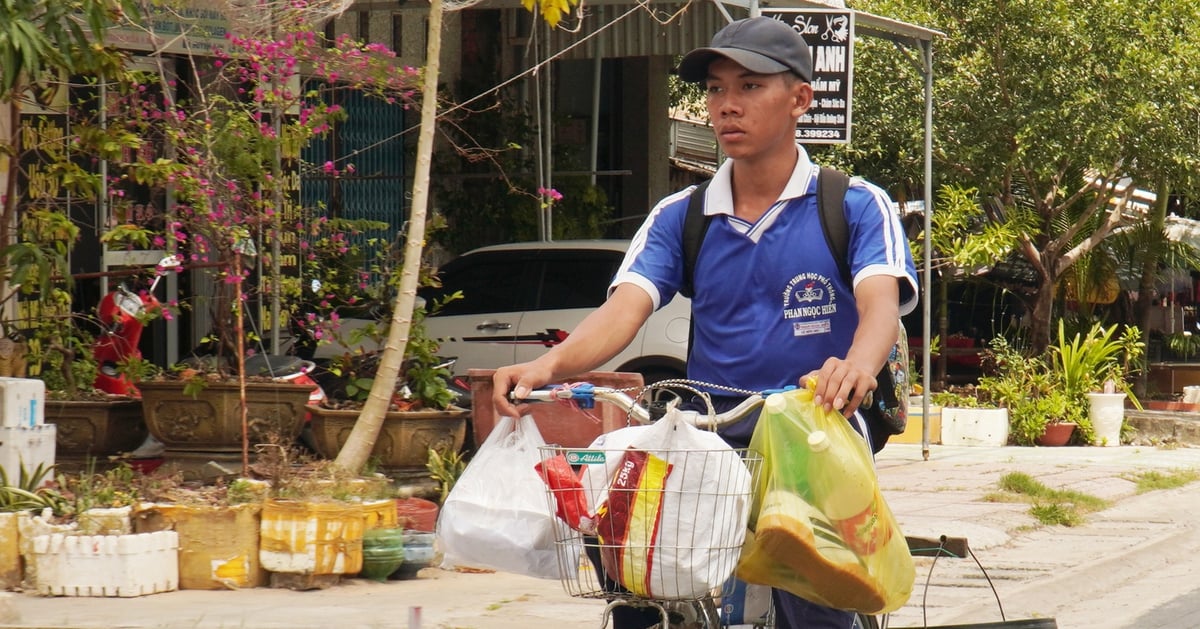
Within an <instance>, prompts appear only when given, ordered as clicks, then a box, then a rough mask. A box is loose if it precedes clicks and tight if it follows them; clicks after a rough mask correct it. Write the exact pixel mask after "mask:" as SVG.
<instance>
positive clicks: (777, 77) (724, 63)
mask: <svg viewBox="0 0 1200 629" xmlns="http://www.w3.org/2000/svg"><path fill="white" fill-rule="evenodd" d="M705 93H706V101H707V105H708V116H709V119H710V120H711V121H712V124H713V129H714V131H716V134H717V141H718V142H719V143H720V144H721V150H723V151H724V152H725V154H726V155H729V156H730V157H732V158H734V159H753V158H755V157H760V156H765V155H771V154H774V152H775V151H780V150H782V147H787V149H788V150H793V149H792V148H791V147H792V146H794V145H795V139H794V138H795V129H796V119H797V118H799V117H800V115H801V114H803V113H804V112H805V111H807V110H808V107H809V105H810V104H811V103H812V87H811V86H810V85H809V84H807V83H805V82H803V81H802V80H800V79H799V78H798V77H796V76H794V75H791V74H788V73H786V72H784V73H780V74H755V73H753V72H750V71H749V70H747V69H746V68H744V67H742V66H741V65H738V64H737V63H736V62H734V61H732V60H730V59H727V58H724V57H719V58H717V59H716V60H714V61H713V62H712V63H711V64H709V66H708V79H707V80H706V81H705Z"/></svg>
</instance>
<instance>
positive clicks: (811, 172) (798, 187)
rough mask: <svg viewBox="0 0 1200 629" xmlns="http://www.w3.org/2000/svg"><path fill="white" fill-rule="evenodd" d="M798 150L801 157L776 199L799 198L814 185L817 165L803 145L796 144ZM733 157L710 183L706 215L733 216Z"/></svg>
mask: <svg viewBox="0 0 1200 629" xmlns="http://www.w3.org/2000/svg"><path fill="white" fill-rule="evenodd" d="M796 152H797V153H798V154H799V156H798V157H799V158H798V159H797V160H796V167H795V168H794V169H793V170H792V176H791V177H790V178H789V179H788V182H787V185H786V186H784V187H783V192H782V193H780V195H779V199H778V200H777V201H776V202H777V203H778V202H779V201H787V200H789V199H798V198H800V197H802V196H804V195H806V194H808V191H809V189H810V188H811V187H812V181H813V178H814V177H816V173H817V167H816V166H815V165H814V164H813V163H812V160H810V159H809V157H808V152H807V151H805V150H804V147H803V146H800V145H799V144H797V145H796ZM731 177H733V159H732V158H731V159H727V160H725V161H724V162H723V163H722V164H721V166H720V168H718V169H717V172H716V174H714V175H713V178H712V182H711V183H709V184H708V190H707V191H706V192H705V196H704V214H705V215H706V216H716V215H718V214H727V215H729V216H733V182H732V181H731Z"/></svg>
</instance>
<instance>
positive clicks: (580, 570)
mask: <svg viewBox="0 0 1200 629" xmlns="http://www.w3.org/2000/svg"><path fill="white" fill-rule="evenodd" d="M702 384H703V385H704V386H707V387H712V385H708V384H704V383H696V382H692V381H687V380H666V381H662V382H658V383H654V384H652V385H649V386H647V387H644V388H642V389H641V390H640V391H639V392H638V394H637V396H630V395H628V394H627V393H626V391H632V390H633V389H614V388H609V387H596V386H593V385H591V384H589V383H576V384H574V385H564V386H554V387H547V388H543V389H540V390H537V391H533V392H531V393H530V394H529V396H528V397H526V398H524V399H520V400H514V401H517V402H561V403H571V404H575V405H577V406H578V407H580V408H583V409H590V408H593V407H594V406H595V403H596V402H597V401H601V402H604V403H609V404H614V405H616V406H617V407H618V408H621V409H622V410H624V411H625V412H626V413H627V414H628V417H629V422H630V424H634V423H636V424H640V425H645V424H649V423H650V422H651V421H653V420H657V419H658V418H659V417H660V416H661V415H662V412H661V410H662V409H658V408H655V409H653V410H652V409H651V408H647V407H645V406H643V405H642V404H640V403H639V400H641V399H642V398H643V397H645V396H646V394H647V393H648V392H650V391H651V390H655V389H658V390H665V391H673V390H675V389H683V390H690V391H692V392H694V393H696V394H697V395H698V396H699V397H700V398H701V399H703V400H704V401H705V402H706V404H707V406H708V412H707V413H703V412H700V411H692V410H688V411H681V410H677V409H676V410H675V411H674V413H675V417H676V418H677V420H678V421H683V422H684V423H687V424H690V425H692V426H696V427H701V428H708V429H711V430H716V429H717V428H719V427H721V426H726V425H730V424H733V423H736V422H738V421H741V420H742V419H745V418H747V417H749V416H750V415H751V414H752V413H753V412H755V411H757V410H758V408H759V407H760V406H761V405H762V403H763V402H764V401H765V400H766V397H767V396H768V395H770V394H771V393H775V392H777V391H762V392H752V391H743V390H738V389H729V388H727V387H715V388H717V389H725V390H729V391H731V392H736V393H737V394H739V395H745V396H746V398H745V399H744V400H743V401H742V402H741V403H740V404H738V405H736V406H734V407H733V408H731V409H729V410H727V411H725V412H723V413H716V412H715V411H714V410H713V407H712V404H711V402H709V400H708V397H707V396H706V395H705V394H703V393H701V392H700V391H699V390H697V389H696V388H694V385H702ZM667 387H670V389H667ZM677 401H678V400H676V402H677ZM659 403H660V404H661V402H659ZM668 405H669V404H668ZM725 451H726V452H728V451H729V449H728V448H726V449H725ZM734 452H736V454H737V456H738V457H739V458H740V459H741V460H742V462H744V463H745V465H746V468H747V469H748V470H749V471H750V473H751V474H752V476H753V479H754V482H752V483H751V484H750V485H749V486H748V487H747V488H746V490H747V492H749V491H752V488H753V487H754V486H756V485H757V474H758V468H759V466H760V465H761V463H762V460H761V457H759V455H758V454H757V453H755V452H753V451H750V450H735V451H734ZM610 454H611V455H612V456H618V457H619V456H623V455H624V448H621V449H620V451H616V450H612V451H605V452H596V449H595V448H562V447H559V446H546V447H545V448H544V449H543V458H544V459H547V458H554V457H559V456H562V457H564V458H566V460H567V461H568V462H569V463H572V464H574V465H576V466H580V467H582V466H584V465H589V464H594V463H595V462H605V463H607V462H608V460H609V455H610ZM669 454H674V455H676V458H678V455H683V456H684V458H685V459H690V461H687V460H685V461H684V464H685V465H686V464H689V462H690V463H691V464H693V465H696V464H698V465H702V466H708V465H710V464H711V463H712V461H713V460H714V459H715V457H716V455H715V453H714V451H689V452H682V451H672V452H670V453H669ZM589 457H590V458H591V459H593V460H589ZM582 469H584V470H585V472H584V473H585V474H586V473H587V472H586V470H587V469H588V468H582ZM716 469H718V470H719V472H718V473H726V470H723V469H722V468H720V467H719V466H718V467H717V468H716ZM710 474H711V473H710ZM710 480H715V482H716V485H717V486H721V485H722V482H721V481H722V480H723V479H722V478H720V477H719V478H716V479H710ZM591 490H592V495H589V496H588V498H589V500H588V501H587V504H589V505H596V504H598V503H599V501H600V500H602V499H604V498H605V496H604V495H603V492H604V491H607V485H605V484H604V483H599V484H593V486H592V488H591ZM562 491H563V490H562V488H555V487H553V486H550V485H548V490H547V497H548V499H549V501H550V508H551V511H556V510H560V508H561V507H560V505H561V503H562V498H563V496H562V494H561V492H562ZM626 491H629V490H626ZM638 491H644V489H639V490H638ZM659 491H663V490H659ZM701 491H703V490H701ZM745 498H747V499H749V498H750V496H749V494H748V493H747V495H746V496H745ZM560 531H561V533H560V535H559V538H558V539H557V540H556V549H557V551H558V553H559V560H560V567H562V568H564V569H563V570H562V574H563V577H562V585H563V588H564V590H565V591H566V592H567V594H569V595H571V596H574V597H581V598H598V599H606V600H608V601H609V603H608V605H607V606H606V607H605V609H604V612H603V616H602V618H601V625H600V627H601V629H605V628H606V627H608V623H609V619H610V618H611V617H612V615H613V613H614V610H615V609H616V608H618V607H621V606H625V607H634V608H643V609H651V610H655V611H657V612H658V617H659V618H661V621H662V622H661V624H659V625H656V627H659V628H671V629H675V628H687V629H692V628H695V629H706V628H716V627H729V626H731V625H730V624H729V623H728V622H727V618H728V614H729V613H730V612H731V611H732V608H731V606H728V605H724V604H723V603H724V601H725V600H726V599H728V597H729V596H730V595H731V594H732V593H733V586H734V582H735V581H734V579H732V578H731V577H732V573H733V568H734V566H735V565H736V560H737V555H738V554H739V553H740V550H741V548H740V546H741V544H740V540H739V541H738V543H737V547H736V548H733V549H730V548H724V547H721V548H716V549H713V548H709V547H708V546H711V545H712V544H711V542H712V540H710V539H698V538H691V539H685V541H690V542H691V544H690V545H688V546H686V547H684V548H678V547H676V548H673V549H667V550H675V551H680V550H682V551H684V552H695V551H701V552H710V551H714V550H715V551H718V555H719V559H720V560H725V561H728V555H729V553H725V554H721V553H720V551H730V550H731V551H732V562H729V563H728V564H727V565H725V566H721V570H722V571H723V572H724V576H723V577H722V580H721V584H720V585H719V586H718V587H712V588H709V589H707V590H704V591H702V592H688V593H687V595H685V596H674V597H671V596H667V597H663V596H658V595H655V596H647V595H639V594H637V593H634V592H630V591H628V590H627V589H625V588H622V587H619V586H618V587H614V585H615V583H614V582H613V581H612V580H611V579H608V577H607V575H602V573H605V572H606V570H605V567H604V566H603V565H602V564H603V561H600V560H596V558H595V557H596V555H600V556H601V557H603V556H604V554H605V553H609V554H610V555H611V554H613V553H615V552H616V551H617V550H618V549H617V548H615V547H614V545H612V544H607V545H606V544H603V543H600V542H599V541H597V540H596V539H595V538H591V537H588V536H586V535H585V534H584V533H581V532H580V531H577V530H575V529H571V528H567V527H561V528H560ZM677 537H678V536H677ZM645 543H646V544H649V545H648V546H642V547H639V548H636V549H634V554H635V555H638V554H639V553H640V554H641V556H642V557H644V556H647V555H650V554H652V553H653V552H655V551H658V552H662V550H664V549H662V548H661V547H657V546H656V545H655V542H654V540H653V539H651V540H649V541H646V542H645ZM581 550H582V554H581ZM623 550H625V551H626V552H628V551H629V545H628V544H625V545H624V547H623ZM589 551H590V552H589ZM585 558H587V559H591V560H592V561H588V562H585V561H583V559H585ZM589 564H591V565H590V566H589ZM589 568H590V569H589ZM674 576H675V577H676V578H677V579H678V578H679V577H680V575H674ZM760 587H761V586H760ZM649 613H653V612H649ZM885 622H886V621H885ZM738 626H752V627H754V628H755V629H770V628H771V627H774V618H773V611H768V612H767V613H766V614H765V615H764V616H763V617H762V618H760V619H757V620H755V621H753V624H751V625H738ZM879 627H880V623H879V621H878V620H877V619H876V618H875V617H873V616H871V615H868V614H861V613H859V614H856V616H855V619H854V624H853V629H879Z"/></svg>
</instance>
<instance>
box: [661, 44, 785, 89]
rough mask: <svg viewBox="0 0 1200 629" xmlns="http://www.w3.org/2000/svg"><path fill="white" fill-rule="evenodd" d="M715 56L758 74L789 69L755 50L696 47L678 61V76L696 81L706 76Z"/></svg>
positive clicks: (776, 72)
mask: <svg viewBox="0 0 1200 629" xmlns="http://www.w3.org/2000/svg"><path fill="white" fill-rule="evenodd" d="M717 57H725V58H727V59H730V60H732V61H733V62H734V63H736V64H738V65H740V66H742V67H743V68H746V69H747V70H749V71H751V72H756V73H758V74H778V73H780V72H787V71H788V70H790V68H788V67H787V66H785V65H783V64H782V63H779V62H778V61H776V60H774V59H772V58H770V57H767V56H765V55H760V54H758V53H757V52H751V51H749V50H742V49H741V48H697V49H695V50H693V51H691V52H689V53H688V54H687V55H685V56H684V57H683V61H680V62H679V78H681V79H683V80H684V81H689V82H693V83H698V82H700V81H703V80H705V79H707V78H708V65H709V64H710V63H712V62H713V60H714V59H716V58H717Z"/></svg>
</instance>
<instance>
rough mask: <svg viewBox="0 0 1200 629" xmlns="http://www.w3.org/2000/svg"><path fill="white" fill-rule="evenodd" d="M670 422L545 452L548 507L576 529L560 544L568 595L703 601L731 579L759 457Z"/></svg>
mask: <svg viewBox="0 0 1200 629" xmlns="http://www.w3.org/2000/svg"><path fill="white" fill-rule="evenodd" d="M669 417H670V416H668V418H664V419H663V420H661V421H659V422H658V423H656V424H654V425H652V426H634V427H630V428H624V429H621V430H618V431H615V432H612V433H608V434H607V435H603V436H602V437H601V438H600V439H598V440H597V442H596V443H594V444H593V446H595V447H589V448H586V449H569V448H559V447H550V446H548V447H545V448H542V455H543V461H542V465H541V469H542V473H543V477H544V478H546V477H547V471H548V470H549V469H550V468H557V469H558V470H559V473H558V474H556V475H555V476H556V481H555V482H550V481H549V480H548V483H547V486H548V489H547V498H548V499H549V501H550V508H551V509H552V510H554V511H556V512H557V513H558V514H559V516H560V517H563V518H564V519H565V520H567V523H568V525H569V526H573V527H574V528H568V527H559V530H560V531H561V532H562V535H560V537H559V538H558V539H557V540H556V548H557V551H558V553H559V556H558V559H559V562H560V565H561V566H562V567H563V579H562V581H563V588H564V590H565V591H566V592H567V593H568V594H570V595H572V596H577V597H584V598H606V599H615V598H627V599H628V598H647V599H656V600H700V599H703V598H709V597H713V596H719V595H721V593H722V592H721V589H722V587H723V586H725V585H726V583H727V582H728V581H729V576H730V575H732V574H733V570H734V568H735V567H736V565H737V560H738V556H739V555H740V554H741V550H742V543H743V541H744V539H745V533H746V523H747V520H748V517H749V512H750V506H751V503H752V501H753V500H752V498H753V496H752V494H753V490H754V488H755V486H756V485H757V477H758V470H759V468H760V466H761V463H762V460H761V458H760V457H759V456H758V455H757V454H756V453H754V452H752V451H747V450H734V449H732V448H730V447H729V446H727V445H725V443H724V442H723V441H721V439H720V437H717V436H716V435H715V434H713V433H709V432H706V431H702V430H699V429H696V428H693V427H691V426H688V425H687V424H685V423H682V422H678V423H677V422H673V421H671V420H670V419H669ZM576 469H578V475H577V476H576V475H575V474H576V472H575V470H576ZM564 480H565V481H566V482H563V481H564ZM581 554H582V555H583V556H586V557H587V558H588V559H589V561H580V559H581ZM575 566H578V568H577V569H574V570H569V568H571V567H575Z"/></svg>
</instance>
